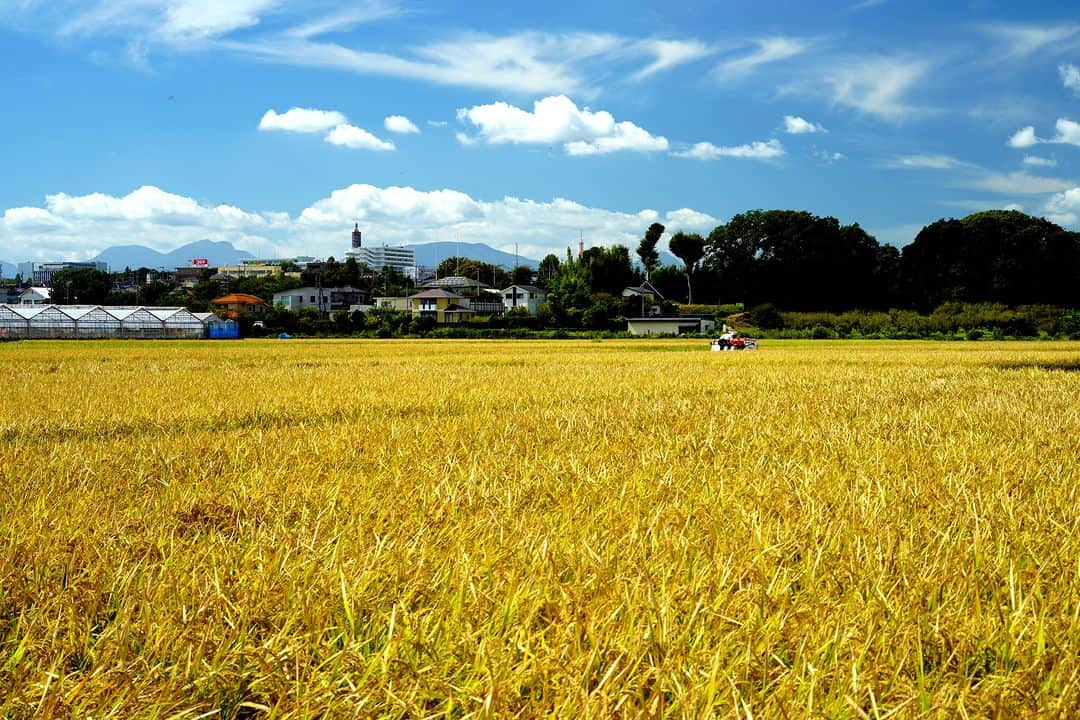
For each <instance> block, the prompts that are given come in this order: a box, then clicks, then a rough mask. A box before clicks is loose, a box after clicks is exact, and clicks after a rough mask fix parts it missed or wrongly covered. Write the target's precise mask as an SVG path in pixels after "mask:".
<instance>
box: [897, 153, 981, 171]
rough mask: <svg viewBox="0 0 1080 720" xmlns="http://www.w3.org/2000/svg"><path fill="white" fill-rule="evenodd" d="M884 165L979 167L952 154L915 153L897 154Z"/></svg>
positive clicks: (944, 168) (916, 167) (951, 167)
mask: <svg viewBox="0 0 1080 720" xmlns="http://www.w3.org/2000/svg"><path fill="white" fill-rule="evenodd" d="M884 167H887V168H901V169H916V170H953V169H956V168H969V169H970V168H977V167H978V165H975V164H973V163H968V162H964V161H963V160H958V159H957V158H954V157H953V156H951V155H933V154H925V153H915V154H913V155H897V156H896V157H893V158H891V159H889V160H887V161H886V162H885V163H884Z"/></svg>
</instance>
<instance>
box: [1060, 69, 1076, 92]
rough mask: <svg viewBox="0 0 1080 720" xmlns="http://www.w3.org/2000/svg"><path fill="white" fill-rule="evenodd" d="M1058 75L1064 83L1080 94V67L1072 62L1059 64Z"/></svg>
mask: <svg viewBox="0 0 1080 720" xmlns="http://www.w3.org/2000/svg"><path fill="white" fill-rule="evenodd" d="M1058 75H1060V76H1061V84H1062V85H1064V86H1065V87H1067V88H1068V89H1070V90H1072V91H1073V92H1074V93H1077V94H1080V68H1078V67H1076V66H1075V65H1072V64H1064V65H1058Z"/></svg>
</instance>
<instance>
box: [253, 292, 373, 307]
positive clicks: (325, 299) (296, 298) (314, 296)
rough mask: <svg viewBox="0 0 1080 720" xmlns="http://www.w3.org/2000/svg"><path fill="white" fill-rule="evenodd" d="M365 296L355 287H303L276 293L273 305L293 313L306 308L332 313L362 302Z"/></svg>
mask: <svg viewBox="0 0 1080 720" xmlns="http://www.w3.org/2000/svg"><path fill="white" fill-rule="evenodd" d="M363 295H364V293H363V292H362V291H360V290H357V289H356V288H353V287H339V288H338V287H334V288H325V287H324V288H317V287H302V288H294V289H292V290H282V291H281V292H276V293H274V299H273V304H274V305H275V306H280V307H283V308H285V309H286V310H292V311H293V312H299V311H301V310H303V309H304V308H312V309H314V310H319V311H321V312H331V311H334V310H342V309H344V308H346V307H348V306H349V305H354V304H356V303H358V302H360V299H361V297H362V296H363Z"/></svg>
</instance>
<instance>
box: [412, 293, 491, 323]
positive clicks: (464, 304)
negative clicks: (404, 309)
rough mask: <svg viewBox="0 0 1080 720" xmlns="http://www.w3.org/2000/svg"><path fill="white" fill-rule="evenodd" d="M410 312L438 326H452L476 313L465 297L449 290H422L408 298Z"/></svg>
mask: <svg viewBox="0 0 1080 720" xmlns="http://www.w3.org/2000/svg"><path fill="white" fill-rule="evenodd" d="M409 304H410V308H409V310H410V312H411V313H412V314H413V315H415V316H418V317H422V318H425V317H426V318H432V319H433V320H435V322H436V323H438V324H440V325H452V324H455V323H460V322H463V321H465V320H468V319H469V318H471V317H472V316H473V315H474V314H475V313H476V311H475V310H473V309H472V308H471V307H470V306H469V301H468V299H466V298H465V297H463V296H461V295H458V294H457V293H455V292H450V291H449V290H438V289H432V290H424V291H423V292H418V293H416V294H415V295H410V296H409Z"/></svg>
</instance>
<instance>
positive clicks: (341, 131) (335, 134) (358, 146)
mask: <svg viewBox="0 0 1080 720" xmlns="http://www.w3.org/2000/svg"><path fill="white" fill-rule="evenodd" d="M326 142H328V143H330V144H332V145H344V146H345V147H347V148H351V149H353V150H376V151H382V152H385V151H388V150H393V149H395V148H394V143H392V142H390V141H389V140H380V139H379V138H377V137H375V136H374V135H372V134H371V133H369V132H368V131H367V130H364V129H363V128H358V127H356V126H355V125H349V124H348V123H342V124H341V125H338V126H336V127H335V128H334V129H333V130H331V131H330V132H329V133H327V135H326Z"/></svg>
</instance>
